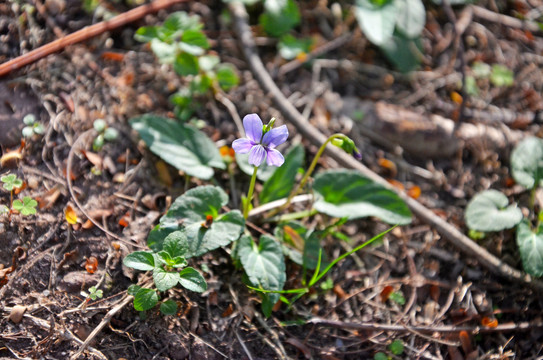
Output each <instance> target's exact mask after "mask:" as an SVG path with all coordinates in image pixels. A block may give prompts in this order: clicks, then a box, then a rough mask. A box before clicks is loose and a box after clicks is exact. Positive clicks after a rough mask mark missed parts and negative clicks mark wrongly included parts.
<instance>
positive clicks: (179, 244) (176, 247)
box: [163, 231, 190, 258]
mask: <svg viewBox="0 0 543 360" xmlns="http://www.w3.org/2000/svg"><path fill="white" fill-rule="evenodd" d="M189 248H190V247H189V243H188V240H187V235H185V233H183V232H181V231H176V232H174V233H173V234H172V235H171V236H166V238H165V239H164V246H163V249H164V251H167V252H168V253H169V254H170V255H171V257H172V258H176V257H179V256H185V254H186V253H187V252H188V251H189Z"/></svg>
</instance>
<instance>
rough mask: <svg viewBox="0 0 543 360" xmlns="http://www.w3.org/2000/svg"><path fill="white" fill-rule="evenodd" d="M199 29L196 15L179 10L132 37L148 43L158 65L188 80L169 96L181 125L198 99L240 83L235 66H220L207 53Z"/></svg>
mask: <svg viewBox="0 0 543 360" xmlns="http://www.w3.org/2000/svg"><path fill="white" fill-rule="evenodd" d="M202 28H203V24H202V22H201V21H200V17H199V16H197V15H189V14H188V13H186V12H184V11H178V12H175V13H173V14H171V15H170V16H168V17H167V18H166V20H165V21H164V23H163V24H161V25H158V26H144V27H141V28H139V29H138V31H136V34H135V36H134V38H135V39H136V40H137V41H141V42H146V43H149V45H150V47H151V50H152V51H153V52H154V54H155V55H156V57H157V58H158V60H159V61H160V62H161V63H163V64H170V65H172V67H173V69H174V71H175V72H176V73H177V74H178V75H179V76H181V77H183V78H184V79H186V80H187V82H186V83H187V86H184V87H183V88H181V89H180V90H179V91H178V92H177V93H175V94H173V95H172V96H171V97H170V102H171V103H172V104H173V105H174V106H175V108H174V113H175V114H176V116H177V117H178V118H179V119H180V120H181V121H183V122H188V121H189V120H190V119H191V117H192V115H193V114H194V112H195V111H196V110H197V109H198V107H199V106H200V101H198V98H201V97H205V96H208V95H209V94H213V93H216V92H217V91H220V90H224V91H228V90H230V89H231V88H233V87H235V86H236V85H237V84H238V83H239V78H238V76H237V74H236V71H235V69H234V66H233V65H231V64H226V63H221V62H220V59H219V57H218V56H216V55H214V54H212V53H210V52H209V47H210V45H209V41H208V39H207V37H206V35H205V34H204V32H203V31H202Z"/></svg>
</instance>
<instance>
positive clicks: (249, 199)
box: [243, 166, 258, 219]
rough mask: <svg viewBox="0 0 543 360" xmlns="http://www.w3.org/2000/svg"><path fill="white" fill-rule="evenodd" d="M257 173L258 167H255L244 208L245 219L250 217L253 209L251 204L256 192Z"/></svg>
mask: <svg viewBox="0 0 543 360" xmlns="http://www.w3.org/2000/svg"><path fill="white" fill-rule="evenodd" d="M257 171H258V166H255V168H254V170H253V176H252V177H251V184H250V185H249V192H248V193H247V200H246V201H245V205H244V207H243V217H244V218H245V219H247V218H248V217H249V209H250V207H251V203H252V202H253V192H254V191H255V183H256V172H257Z"/></svg>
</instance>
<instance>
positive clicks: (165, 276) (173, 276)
mask: <svg viewBox="0 0 543 360" xmlns="http://www.w3.org/2000/svg"><path fill="white" fill-rule="evenodd" d="M153 280H154V281H155V286H156V288H157V290H158V291H166V290H169V289H171V288H173V287H174V286H175V285H177V282H178V281H179V273H178V272H175V271H172V272H170V271H166V270H164V269H161V268H155V269H154V270H153Z"/></svg>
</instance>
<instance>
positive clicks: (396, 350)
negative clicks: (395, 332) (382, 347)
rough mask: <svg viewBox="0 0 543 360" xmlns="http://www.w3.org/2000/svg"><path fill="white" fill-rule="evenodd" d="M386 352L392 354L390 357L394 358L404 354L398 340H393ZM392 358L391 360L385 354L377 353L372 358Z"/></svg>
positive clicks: (379, 359)
mask: <svg viewBox="0 0 543 360" xmlns="http://www.w3.org/2000/svg"><path fill="white" fill-rule="evenodd" d="M388 350H389V351H390V352H391V353H392V355H395V356H400V355H402V354H403V352H404V344H403V341H401V340H400V339H396V340H394V341H393V342H391V343H390V344H389V345H388ZM392 358H393V357H392V356H388V355H387V354H385V353H383V352H378V353H377V354H375V355H374V356H373V359H374V360H391V359H392Z"/></svg>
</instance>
